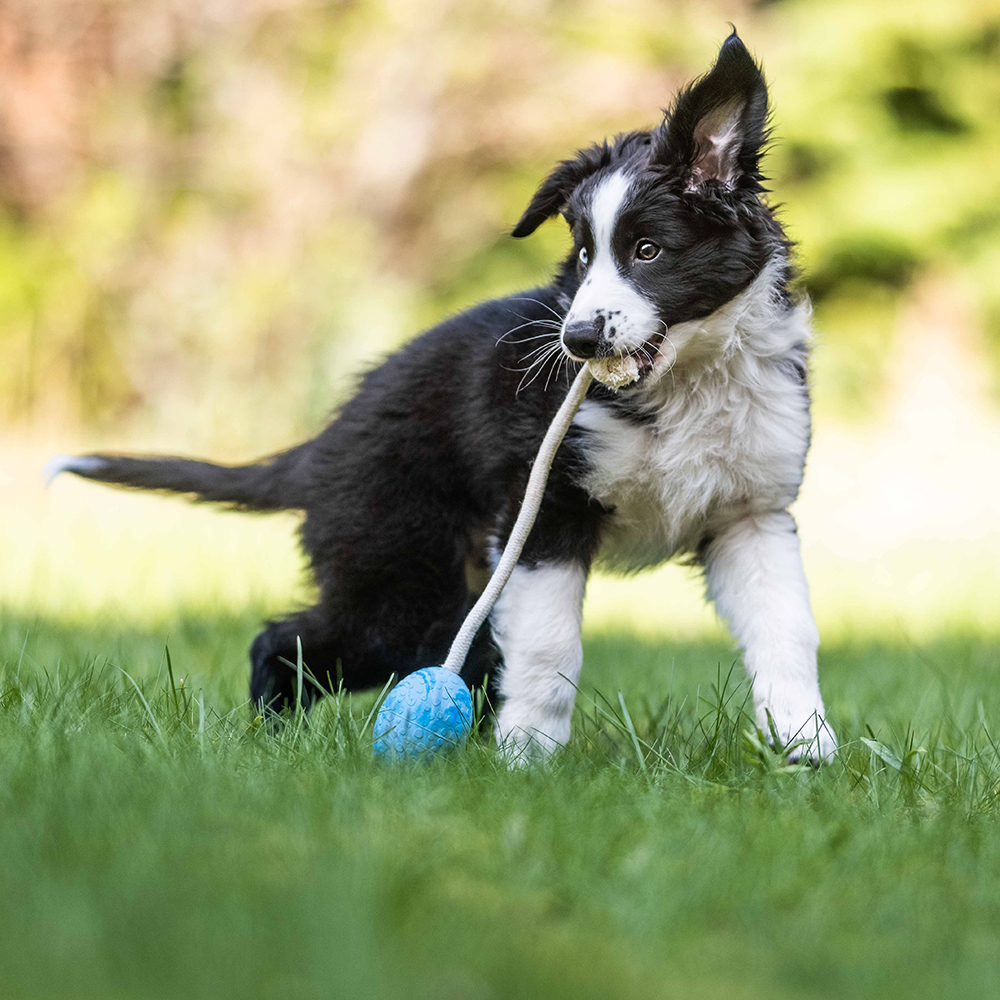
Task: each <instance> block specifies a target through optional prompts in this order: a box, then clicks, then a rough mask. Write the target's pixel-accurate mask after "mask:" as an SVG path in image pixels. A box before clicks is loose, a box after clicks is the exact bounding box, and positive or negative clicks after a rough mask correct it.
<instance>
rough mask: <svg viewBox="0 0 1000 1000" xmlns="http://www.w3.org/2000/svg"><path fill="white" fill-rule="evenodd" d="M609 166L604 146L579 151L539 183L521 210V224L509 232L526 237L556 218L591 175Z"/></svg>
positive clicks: (512, 234)
mask: <svg viewBox="0 0 1000 1000" xmlns="http://www.w3.org/2000/svg"><path fill="white" fill-rule="evenodd" d="M610 162H611V151H610V150H609V149H608V146H607V144H606V143H605V144H603V145H600V146H591V147H590V148H589V149H581V150H580V151H579V152H578V153H577V154H576V159H573V160H563V161H562V163H560V164H559V165H558V166H557V167H556V168H555V170H553V171H552V173H551V174H549V176H548V177H546V178H545V180H544V181H542V183H541V185H540V186H539V188H538V190H537V191H536V192H535V196H534V198H532V199H531V202H530V204H529V205H528V207H527V208H526V209H525V210H524V215H522V216H521V221H520V222H518V224H517V225H516V226H515V227H514V229H513V230H512V231H511V234H510V235H511V236H516V237H518V238H520V237H522V236H530V235H531V234H532V233H533V232H534V231H535V230H536V229H537V228H538V227H539V226H540V225H541V224H542V223H543V222H544V221H545V220H546V219H551V218H552V216H553V215H558V214H559V213H560V212H561V211H562V210H563V209H564V208H565V207H566V203H567V202H568V201H569V199H570V195H572V194H573V192H574V191H575V190H576V189H577V187H579V185H580V183H581V182H582V181H584V180H586V179H587V178H588V177H589V176H590V175H591V174H592V173H594V172H595V171H597V170H600V168H601V167H603V166H607V164H608V163H610Z"/></svg>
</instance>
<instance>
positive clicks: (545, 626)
mask: <svg viewBox="0 0 1000 1000" xmlns="http://www.w3.org/2000/svg"><path fill="white" fill-rule="evenodd" d="M586 586H587V574H586V571H585V570H584V568H583V567H582V566H580V565H577V564H549V565H540V566H537V567H534V568H532V567H529V566H523V565H522V566H517V567H516V568H515V569H514V572H513V573H512V574H511V577H510V579H509V580H508V581H507V585H506V586H505V587H504V589H503V593H502V594H501V595H500V599H499V600H498V601H497V603H496V605H495V606H494V608H493V611H492V613H491V615H490V624H491V625H492V629H493V638H494V640H495V641H496V643H497V645H498V646H499V647H500V651H501V652H502V653H503V660H504V665H503V670H502V672H501V674H500V694H501V695H502V696H503V704H502V706H501V708H500V712H499V714H498V715H497V721H496V734H497V743H498V744H499V745H500V746H501V747H502V748H503V749H504V751H505V753H506V754H507V755H508V758H509V759H510V760H512V761H514V762H527V761H528V760H530V759H532V758H534V757H536V756H543V755H545V754H547V753H550V752H551V751H552V750H554V749H555V748H556V747H558V746H562V745H563V744H564V743H565V742H566V741H567V740H568V739H569V730H570V716H571V715H572V714H573V702H574V700H575V698H576V684H577V681H578V680H579V678H580V668H581V666H582V665H583V647H582V645H581V643H580V624H581V621H582V618H583V595H584V591H585V589H586Z"/></svg>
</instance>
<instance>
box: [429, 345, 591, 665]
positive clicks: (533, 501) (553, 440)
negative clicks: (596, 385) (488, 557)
mask: <svg viewBox="0 0 1000 1000" xmlns="http://www.w3.org/2000/svg"><path fill="white" fill-rule="evenodd" d="M593 379H594V375H593V372H591V370H590V363H589V362H588V363H587V364H585V365H584V366H583V367H582V368H581V369H580V372H579V374H578V375H577V376H576V380H575V381H574V382H573V384H572V385H571V386H570V390H569V392H568V393H567V394H566V398H565V399H564V400H563V401H562V405H561V406H560V407H559V409H558V410H557V411H556V415H555V416H554V417H553V418H552V423H551V424H549V429H548V430H547V431H546V432H545V437H544V438H543V439H542V444H541V447H540V448H539V449H538V454H537V455H536V456H535V464H534V465H532V467H531V474H530V475H529V476H528V486H527V488H526V489H525V491H524V500H523V501H522V503H521V510H520V513H518V515H517V520H516V521H515V522H514V527H513V528H512V529H511V532H510V538H508V539H507V544H506V545H505V546H504V550H503V555H502V556H501V557H500V561H499V562H498V563H497V567H496V569H495V570H493V575H492V576H491V577H490V582H489V583H488V584H487V585H486V589H485V590H484V591H483V592H482V593H481V594H480V595H479V600H478V601H476V603H475V604H474V605H473V606H472V610H471V611H470V612H469V613H468V614H467V615H466V616H465V621H464V622H462V627H461V628H460V629H459V630H458V635H456V636H455V641H454V642H453V643H452V644H451V649H449V650H448V657H447V659H446V660H445V661H444V664H443V666H444V668H445V670H451V671H452V672H453V673H456V674H457V673H458V672H459V671H460V670H461V669H462V664H463V663H465V657H466V655H467V654H468V652H469V647H470V646H471V645H472V640H473V639H475V637H476V633H477V632H478V631H479V628H480V626H481V625H482V624H483V622H484V621H486V617H487V615H489V613H490V612H491V611H492V610H493V605H494V604H496V602H497V598H498V597H499V596H500V592H501V591H502V590H503V588H504V584H505V583H506V582H507V580H508V578H509V577H510V574H511V573H512V572H513V571H514V567H515V566H516V565H517V560H518V559H520V558H521V549H523V548H524V543H525V542H526V541H527V540H528V535H529V534H530V532H531V529H532V526H533V525H534V523H535V518H536V517H537V516H538V508H539V507H541V505H542V495H543V494H544V493H545V484H546V483H547V482H548V479H549V470H550V469H551V468H552V460H553V459H554V458H555V457H556V451H558V449H559V445H560V444H562V439H563V438H564V437H565V436H566V431H568V430H569V425H570V424H571V423H572V422H573V417H575V416H576V411H577V410H578V409H579V408H580V404H581V403H582V402H583V398H584V396H586V395H587V389H588V388H590V383H591V382H592V381H593Z"/></svg>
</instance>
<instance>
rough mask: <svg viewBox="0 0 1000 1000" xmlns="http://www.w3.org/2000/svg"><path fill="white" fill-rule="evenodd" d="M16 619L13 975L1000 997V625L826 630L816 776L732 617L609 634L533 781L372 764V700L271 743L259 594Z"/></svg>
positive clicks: (56, 987)
mask: <svg viewBox="0 0 1000 1000" xmlns="http://www.w3.org/2000/svg"><path fill="white" fill-rule="evenodd" d="M0 614H3V618H2V629H0V753H2V759H3V761H4V768H3V772H2V775H3V776H2V780H0V817H2V820H0V858H2V859H3V861H2V864H0V899H2V900H3V906H2V908H0V940H2V941H3V945H2V946H0V983H2V984H3V986H2V991H3V995H5V996H11V997H13V996H19V997H20V996H24V997H31V996H67V997H69V996H72V997H90V996H93V997H101V998H113V997H122V998H126V997H128V998H132V997H137V996H143V997H159V996H163V997H173V996H184V997H196V996H205V997H225V996H234V997H236V996H239V997H249V996H288V997H310V996H323V997H340V996H344V997H389V996H404V995H405V996H408V997H409V996H412V997H448V998H458V997H503V998H518V997H539V998H541V997H545V998H548V997H562V996H566V997H575V998H584V997H595V998H598V997H600V998H608V997H614V998H631V997H636V998H649V997H673V996H684V997H699V998H700V997H707V998H712V997H717V996H718V997H735V998H741V997H763V996H767V997H768V998H777V1000H781V998H786V997H787V998H791V997H830V998H838V1000H843V998H849V997H881V996H885V997H890V996H892V997H897V996H900V995H907V994H908V995H911V996H924V995H926V996H934V997H943V996H966V997H968V996H972V997H978V996H982V997H986V996H996V995H998V994H1000V932H998V928H1000V829H998V805H997V803H998V796H1000V748H998V746H997V744H996V743H995V742H994V741H995V740H996V739H997V738H998V737H1000V690H998V687H997V685H996V683H995V677H996V675H997V667H998V663H1000V642H998V641H997V640H996V639H991V638H988V637H984V636H982V635H976V634H975V633H968V632H967V633H964V634H963V633H955V634H953V635H951V636H949V637H944V638H938V639H937V640H935V641H931V642H928V643H925V644H923V645H921V646H916V645H913V644H909V643H906V642H896V643H881V642H879V641H876V640H872V639H870V638H869V639H864V638H855V639H854V640H852V639H850V637H849V636H844V637H841V638H839V639H836V640H835V641H834V642H833V643H827V644H826V645H825V646H824V649H823V651H822V671H823V680H824V687H825V691H826V695H827V703H828V706H829V709H830V712H831V715H832V718H833V720H834V721H835V723H836V724H837V727H838V731H839V733H840V735H841V737H842V739H843V740H844V742H845V746H844V748H843V750H842V752H841V754H840V757H839V759H838V760H837V761H836V762H835V763H834V764H832V765H831V766H829V767H827V768H824V769H822V770H820V771H813V770H809V769H805V768H797V767H795V768H789V767H786V766H785V765H784V763H783V761H782V760H781V759H779V758H777V757H775V756H774V755H773V754H771V753H770V752H769V751H768V750H767V749H765V748H764V747H762V746H760V745H759V744H757V743H756V742H755V740H754V739H753V737H752V734H750V735H749V736H748V733H749V732H750V725H749V721H748V719H747V718H746V716H745V715H744V714H743V711H742V706H743V705H744V703H745V699H746V694H747V691H746V688H745V686H744V685H743V684H742V678H741V676H740V673H739V671H738V670H736V671H732V672H731V667H732V665H733V654H732V652H731V651H730V649H729V646H728V644H727V642H726V641H725V640H724V639H722V638H715V637H712V636H708V637H706V638H702V639H687V640H683V641H677V642H672V641H670V640H667V639H663V638H660V639H652V638H650V639H640V638H637V637H636V636H635V635H634V634H633V633H623V634H615V633H614V632H609V631H598V632H592V633H589V634H588V638H587V642H586V667H585V683H584V687H583V688H582V689H581V696H580V698H579V704H578V711H577V717H576V720H575V729H574V737H573V740H572V743H571V745H570V747H569V748H568V749H567V751H566V752H565V753H564V754H563V755H562V757H561V758H560V759H559V760H557V761H556V762H555V763H553V764H552V765H551V766H550V767H547V768H540V769H537V770H534V771H529V772H517V773H511V772H508V771H507V770H505V769H504V768H503V767H502V766H501V765H500V764H499V762H498V761H497V760H496V758H495V757H494V754H493V751H492V749H491V748H490V746H489V745H488V742H485V741H484V742H480V741H474V742H473V743H472V744H471V745H470V746H469V747H468V748H467V750H466V751H465V752H464V753H463V754H462V755H460V756H458V757H456V758H454V759H451V760H442V761H439V762H436V763H433V764H431V765H429V766H417V767H392V766H379V765H376V764H375V763H374V762H373V761H372V759H371V754H370V742H369V731H368V729H367V728H366V719H367V716H368V713H369V711H370V708H371V706H372V698H371V697H370V696H369V697H366V698H358V699H354V700H353V701H351V700H349V699H346V698H344V699H327V700H326V702H325V703H323V704H322V705H321V707H320V708H319V709H318V710H317V711H316V712H315V713H314V715H313V716H312V717H311V719H310V720H309V722H308V723H307V724H293V725H291V726H288V727H286V730H285V732H284V733H283V734H281V735H280V736H278V737H274V736H272V735H269V734H268V733H267V732H266V730H265V729H263V728H261V727H260V726H259V725H257V724H255V723H254V721H253V720H252V718H251V715H250V713H249V711H248V708H247V706H246V704H245V702H244V701H243V699H244V686H245V680H246V678H245V671H246V667H245V662H244V660H245V649H246V647H247V645H248V644H249V642H250V640H251V639H252V637H253V635H254V634H255V627H256V625H257V620H258V613H257V612H256V611H252V610H245V611H243V612H239V613H236V612H233V613H227V612H219V613H216V614H203V615H200V616H199V615H195V614H185V615H182V616H178V617H177V618H175V619H174V620H173V621H172V622H171V624H170V628H169V636H168V635H167V629H166V628H165V627H161V626H159V625H151V626H147V627H143V626H142V625H140V624H136V623H133V622H122V621H115V620H112V619H109V618H107V617H101V616H94V617H93V618H92V619H90V620H88V621H87V622H86V623H82V622H80V621H75V622H66V621H62V620H60V619H58V618H55V617H52V616H48V617H45V616H39V615H32V614H29V613H26V612H24V611H22V610H18V609H10V608H8V609H7V610H6V613H4V611H3V609H0ZM165 640H167V641H168V642H169V651H170V657H169V667H170V668H172V669H168V660H167V657H166V655H165V652H164V643H165ZM171 672H172V679H171ZM619 692H620V693H621V699H620V698H619ZM623 704H624V707H623ZM626 709H627V713H626ZM995 734H996V735H995Z"/></svg>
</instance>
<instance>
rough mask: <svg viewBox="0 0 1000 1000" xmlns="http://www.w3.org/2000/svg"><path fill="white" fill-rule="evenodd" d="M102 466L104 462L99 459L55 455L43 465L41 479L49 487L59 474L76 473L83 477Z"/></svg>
mask: <svg viewBox="0 0 1000 1000" xmlns="http://www.w3.org/2000/svg"><path fill="white" fill-rule="evenodd" d="M102 465H104V462H103V460H102V459H100V458H85V457H78V456H74V455H56V457H55V458H53V459H50V460H49V461H48V462H47V463H46V464H45V468H44V469H43V470H42V478H43V479H44V480H45V485H46V486H49V485H51V483H52V480H53V479H55V478H56V476H58V475H59V473H60V472H78V473H80V474H81V475H84V476H85V475H86V474H87V473H88V472H96V471H97V470H98V469H99V468H100V467H101V466H102Z"/></svg>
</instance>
